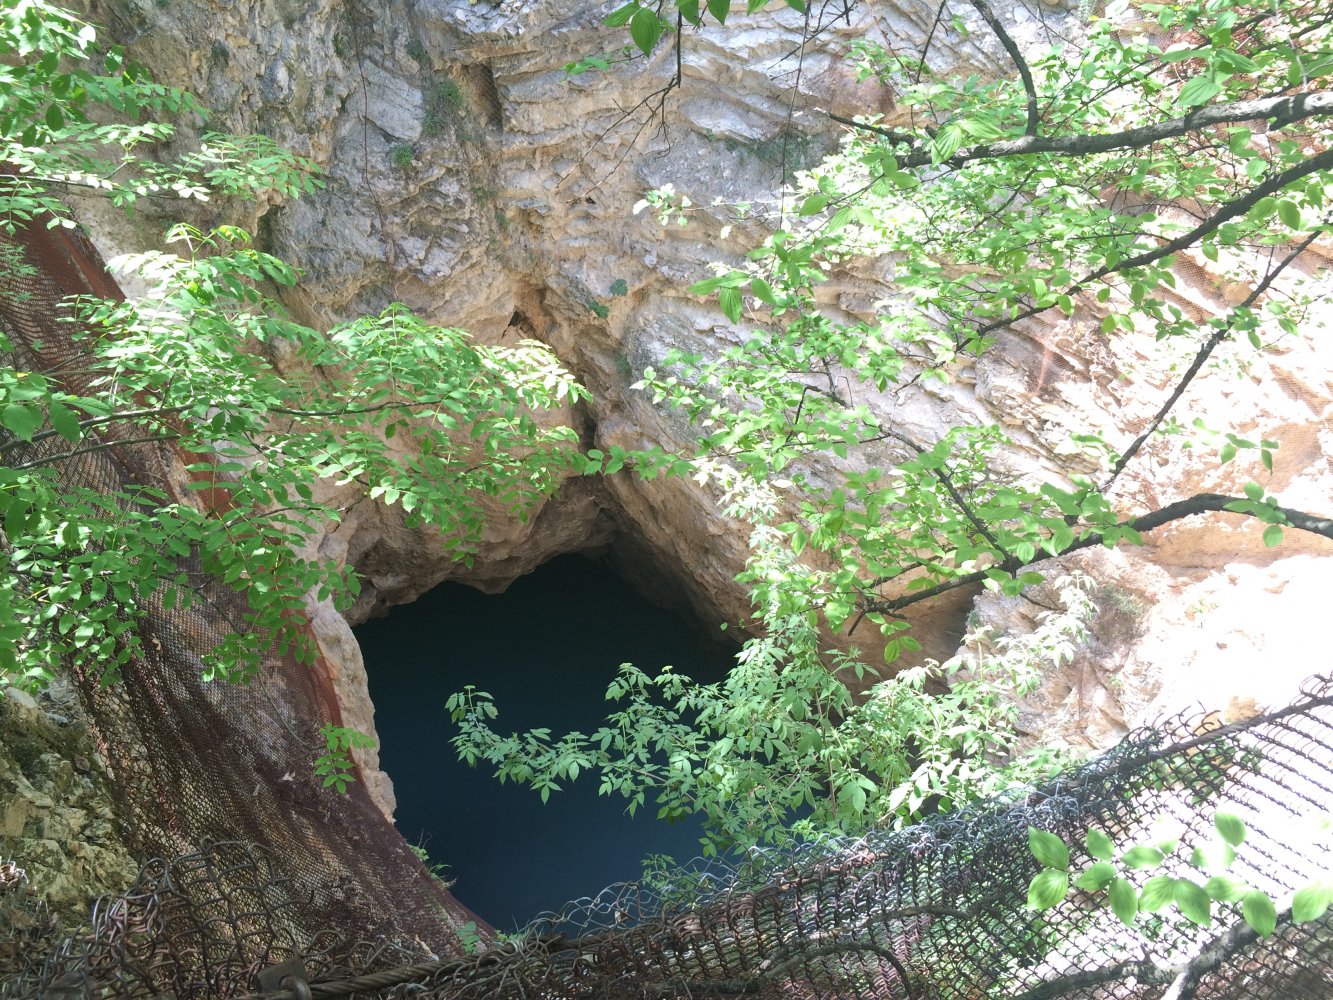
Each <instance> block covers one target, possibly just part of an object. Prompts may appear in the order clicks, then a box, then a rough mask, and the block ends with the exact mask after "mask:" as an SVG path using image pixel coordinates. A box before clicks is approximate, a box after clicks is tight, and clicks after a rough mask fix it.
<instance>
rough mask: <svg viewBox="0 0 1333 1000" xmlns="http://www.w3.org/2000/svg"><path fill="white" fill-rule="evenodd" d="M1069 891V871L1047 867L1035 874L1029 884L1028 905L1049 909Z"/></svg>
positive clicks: (1037, 908)
mask: <svg viewBox="0 0 1333 1000" xmlns="http://www.w3.org/2000/svg"><path fill="white" fill-rule="evenodd" d="M1068 893H1069V873H1068V872H1064V871H1057V870H1056V869H1054V868H1047V869H1045V870H1043V871H1040V872H1038V873H1037V874H1036V875H1034V876H1033V878H1032V882H1031V883H1030V884H1029V885H1028V907H1029V908H1031V909H1033V910H1049V909H1050V908H1051V907H1052V906H1055V905H1056V904H1057V903H1058V902H1060V900H1062V899H1064V898H1065V896H1066V895H1068Z"/></svg>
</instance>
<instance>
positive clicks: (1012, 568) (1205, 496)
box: [860, 493, 1333, 614]
mask: <svg viewBox="0 0 1333 1000" xmlns="http://www.w3.org/2000/svg"><path fill="white" fill-rule="evenodd" d="M1249 502H1251V501H1249V500H1247V499H1246V498H1245V497H1232V496H1227V495H1225V494H1223V493H1198V494H1195V495H1194V496H1192V497H1187V498H1186V499H1184V500H1178V501H1176V502H1175V503H1172V504H1167V505H1166V506H1165V507H1162V508H1161V509H1159V510H1154V511H1151V512H1149V513H1147V514H1141V515H1139V516H1138V517H1131V518H1129V519H1127V520H1124V521H1121V522H1120V523H1119V524H1118V525H1117V527H1118V528H1132V529H1133V530H1135V531H1139V532H1143V531H1152V530H1153V529H1154V528H1160V527H1162V525H1164V524H1170V523H1171V522H1172V521H1179V520H1180V519H1181V518H1185V517H1189V516H1190V515H1192V514H1205V513H1209V512H1212V511H1221V512H1224V513H1228V514H1238V513H1239V514H1245V512H1244V511H1234V510H1228V509H1227V505H1228V504H1233V503H1249ZM1275 509H1276V510H1277V511H1279V512H1280V513H1281V514H1282V515H1283V516H1284V517H1285V518H1286V526H1288V527H1292V528H1296V529H1297V530H1299V531H1308V532H1310V533H1311V534H1314V535H1322V536H1323V537H1324V538H1328V539H1333V518H1329V517H1320V516H1319V515H1316V514H1307V513H1306V512H1305V511H1300V510H1295V509H1293V508H1291V507H1277V508H1275ZM1245 516H1250V517H1252V516H1253V515H1250V514H1246V515H1245ZM1102 544H1104V535H1103V534H1099V533H1094V534H1091V535H1088V536H1087V537H1086V538H1080V539H1078V540H1077V541H1075V542H1071V543H1070V544H1069V545H1067V546H1065V547H1064V548H1063V549H1061V550H1060V551H1059V552H1057V553H1055V554H1054V555H1052V554H1051V553H1049V552H1047V551H1045V550H1044V549H1038V550H1037V553H1036V554H1035V555H1034V556H1033V557H1032V558H1031V559H1028V560H1026V561H1024V562H1018V563H1006V564H1005V566H1004V569H1006V570H1008V571H1009V572H1016V571H1017V570H1020V569H1023V568H1025V567H1027V566H1035V565H1036V564H1037V563H1040V562H1046V561H1047V560H1049V559H1056V558H1059V557H1060V556H1067V555H1069V554H1070V553H1071V552H1077V551H1079V550H1080V549H1089V548H1092V547H1093V546H1094V545H1102ZM996 568H999V567H991V569H992V570H993V569H996ZM987 573H988V571H987V570H978V571H976V572H975V573H968V574H965V575H964V576H958V577H954V578H953V579H950V580H945V581H943V582H941V583H937V584H935V586H933V587H926V588H925V589H923V590H918V591H916V592H914V593H911V594H904V595H903V596H902V597H894V598H891V599H889V600H882V601H866V602H864V603H863V604H862V605H861V606H860V610H861V611H863V612H865V613H866V614H887V613H890V612H894V611H901V610H902V609H903V608H906V607H910V606H911V605H913V604H920V603H921V602H922V601H927V600H930V599H931V598H932V597H939V596H940V595H941V594H947V593H948V592H949V591H951V590H957V589H958V588H959V587H967V586H971V585H972V584H976V583H983V582H984V581H985V580H987V579H988V576H987Z"/></svg>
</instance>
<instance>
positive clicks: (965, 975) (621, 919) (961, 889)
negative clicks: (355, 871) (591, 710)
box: [0, 679, 1333, 1000]
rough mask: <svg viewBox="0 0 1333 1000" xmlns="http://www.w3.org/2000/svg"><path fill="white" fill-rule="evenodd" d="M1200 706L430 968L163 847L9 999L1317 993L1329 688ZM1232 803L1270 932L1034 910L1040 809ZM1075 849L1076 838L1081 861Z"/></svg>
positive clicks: (1328, 983)
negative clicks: (976, 796)
mask: <svg viewBox="0 0 1333 1000" xmlns="http://www.w3.org/2000/svg"><path fill="white" fill-rule="evenodd" d="M1199 723H1200V720H1199V719H1180V720H1176V721H1175V722H1174V724H1171V725H1167V726H1165V727H1159V728H1155V729H1147V730H1143V731H1140V732H1138V733H1135V734H1134V735H1132V736H1131V737H1130V738H1128V739H1126V740H1125V741H1124V742H1123V743H1122V744H1121V745H1120V746H1119V747H1118V748H1116V749H1115V750H1114V751H1112V752H1110V753H1108V754H1107V755H1105V756H1104V757H1102V758H1100V759H1098V760H1096V761H1094V762H1093V763H1091V764H1089V765H1087V766H1085V767H1083V768H1080V769H1078V770H1076V771H1073V772H1071V773H1069V774H1066V775H1064V776H1063V777H1061V778H1060V779H1058V780H1056V781H1054V782H1052V783H1050V784H1048V785H1046V786H1044V787H1042V788H1038V789H1029V790H1026V791H1025V792H1023V793H1022V794H1021V795H1018V796H1016V797H1014V798H1013V799H1011V800H1009V801H1000V802H992V803H989V804H987V805H985V806H983V807H979V808H975V809H971V810H968V811H966V812H963V813H959V814H955V815H948V816H939V817H936V818H934V819H931V820H928V821H926V822H923V823H920V824H918V825H916V826H913V827H910V828H908V829H906V830H903V831H899V832H896V833H887V832H886V833H877V834H872V835H871V836H868V837H865V838H862V839H855V840H853V839H829V840H826V841H822V842H818V843H814V844H809V845H805V846H804V847H802V848H799V849H797V850H794V851H793V850H784V851H772V850H770V851H756V852H753V853H751V854H749V855H747V856H745V857H742V858H731V859H720V860H719V859H714V860H712V861H708V862H703V861H700V862H697V863H696V865H695V866H693V867H690V868H687V869H684V870H681V871H672V872H657V873H650V874H649V875H648V876H647V877H645V879H643V880H640V881H638V882H632V883H624V884H621V885H617V886H613V887H612V888H610V889H607V890H606V891H604V892H602V893H601V894H599V895H598V896H596V897H594V898H589V899H584V900H580V901H577V902H575V903H572V904H570V905H569V906H568V907H566V908H565V909H564V910H562V911H561V912H560V913H554V914H547V915H544V916H543V917H542V918H541V919H539V920H537V921H535V922H534V923H533V924H532V925H530V926H529V927H528V928H527V930H526V931H525V932H524V934H522V935H521V936H519V937H518V938H517V939H515V940H511V941H506V942H502V943H497V944H494V945H493V946H492V947H490V948H488V949H487V950H485V951H483V952H481V953H479V954H477V955H474V956H472V957H469V958H463V959H452V960H447V961H442V962H437V963H432V964H427V965H414V964H413V963H418V962H420V960H421V959H420V955H421V951H420V949H419V948H415V947H405V946H403V945H402V944H401V943H394V942H392V941H388V940H385V939H384V938H382V937H377V936H376V935H374V934H373V933H372V934H370V935H369V936H366V935H362V936H356V937H348V936H346V931H345V930H343V929H333V928H330V929H329V930H328V931H327V932H325V933H322V934H315V935H310V934H308V932H305V931H303V930H302V928H303V927H305V926H307V925H308V919H307V918H308V914H307V912H306V907H307V906H308V905H309V900H308V898H307V897H305V896H303V895H302V894H301V893H300V892H296V891H294V889H295V887H294V886H293V884H292V883H291V882H290V880H288V879H285V878H284V877H282V876H281V875H280V874H278V873H277V870H276V868H275V866H274V864H273V859H272V854H271V852H269V851H268V850H265V849H261V848H257V847H254V846H250V845H245V844H238V843H220V844H210V845H206V846H205V847H204V848H203V849H202V850H200V851H198V852H195V853H192V854H190V855H187V856H185V857H182V858H180V859H178V860H176V861H174V862H171V863H166V862H161V861H156V862H153V863H152V864H150V865H149V866H148V867H147V868H145V870H144V873H143V874H142V875H141V876H140V879H139V882H138V883H137V885H136V886H135V888H134V889H132V890H131V891H130V892H129V893H128V894H126V895H125V896H123V897H116V898H115V899H112V900H110V901H108V902H106V903H103V904H102V905H101V906H99V908H98V910H97V911H96V913H95V914H94V919H93V925H92V928H91V930H90V931H88V932H85V933H84V934H81V935H78V936H76V937H73V938H70V939H68V940H66V941H64V942H63V943H62V944H61V945H60V946H58V947H57V948H55V949H54V950H53V951H52V952H51V954H50V955H49V956H48V957H46V958H45V959H44V960H39V961H36V962H34V963H33V964H32V965H31V967H30V968H29V969H27V970H26V971H25V972H24V973H23V974H22V975H20V976H18V977H17V978H14V979H11V980H10V982H9V983H7V984H6V985H5V986H3V987H0V997H6V998H11V997H12V998H17V997H30V996H60V997H62V998H63V997H66V996H70V997H75V996H77V997H84V996H88V997H92V996H98V997H101V996H115V997H121V996H126V997H160V996H166V995H170V996H173V997H176V998H177V1000H185V998H187V997H217V998H219V1000H221V998H226V997H235V996H237V995H238V994H239V993H240V992H245V994H246V995H247V996H251V995H264V996H269V997H272V998H274V1000H287V998H293V1000H294V998H296V997H298V996H300V994H297V993H292V992H288V991H286V990H285V989H281V988H280V987H281V985H282V984H281V982H280V980H271V983H270V985H271V989H270V990H269V991H267V992H263V993H256V994H251V993H250V992H249V991H241V990H238V989H237V986H238V985H239V984H249V986H250V988H251V989H255V988H256V985H257V984H259V983H260V982H262V980H260V979H259V978H258V977H259V976H260V975H261V974H262V973H263V970H264V969H265V968H270V969H271V968H272V966H274V965H276V964H278V963H280V962H284V961H288V960H292V959H296V960H297V961H299V962H300V965H299V966H296V965H293V966H291V968H293V969H297V970H299V975H300V976H301V978H302V979H303V980H305V981H307V982H308V983H309V984H310V988H311V990H312V993H311V995H312V996H314V997H338V996H354V997H361V998H363V1000H371V998H385V997H397V998H404V1000H406V998H409V997H410V998H427V997H429V998H440V1000H444V998H477V1000H481V998H515V1000H517V998H539V997H552V998H554V997H561V998H574V997H588V998H594V997H606V998H621V997H624V998H630V997H640V998H666V997H681V998H685V997H689V998H695V1000H703V998H723V997H740V996H745V997H802V998H804V997H811V998H813V997H821V998H842V997H845V998H849V1000H852V998H861V997H876V998H922V1000H925V998H932V1000H933V998H940V1000H963V998H980V997H996V998H999V997H1009V998H1023V1000H1046V998H1063V1000H1074V998H1088V1000H1093V998H1117V1000H1120V998H1131V997H1133V998H1144V1000H1148V998H1152V1000H1156V998H1160V997H1165V996H1168V995H1170V996H1173V997H1176V998H1182V1000H1183V998H1188V997H1198V998H1221V997H1232V998H1242V997H1243V998H1279V997H1280V998H1282V1000H1323V998H1326V997H1328V996H1330V995H1333V926H1330V922H1329V920H1328V918H1327V917H1326V918H1324V919H1322V920H1319V921H1315V922H1312V923H1306V924H1303V925H1295V924H1293V923H1292V921H1291V915H1290V909H1289V907H1290V899H1291V893H1292V890H1294V889H1295V888H1297V887H1299V886H1301V885H1304V884H1306V883H1308V882H1310V881H1311V880H1312V879H1313V878H1315V877H1317V876H1320V875H1324V876H1327V875H1329V874H1331V873H1330V858H1329V846H1328V843H1327V840H1324V841H1322V842H1321V841H1320V840H1319V838H1318V837H1317V836H1312V835H1311V831H1312V830H1313V829H1314V827H1313V826H1312V825H1311V824H1310V822H1309V821H1310V820H1311V819H1312V818H1318V817H1328V816H1329V814H1330V810H1331V809H1333V681H1330V680H1329V679H1318V680H1316V681H1312V682H1311V683H1310V684H1309V685H1308V687H1307V691H1306V693H1305V697H1304V698H1303V700H1302V701H1301V702H1299V703H1297V704H1296V705H1293V706H1291V707H1290V708H1288V709H1284V710H1282V711H1280V712H1276V713H1272V714H1270V715H1267V716H1262V717H1258V718H1255V719H1251V720H1248V721H1246V722H1243V723H1239V724H1236V725H1232V726H1227V727H1223V728H1220V729H1213V730H1205V731H1203V732H1202V733H1201V732H1200V729H1201V728H1202V727H1201V726H1200V724H1199ZM1217 808H1226V809H1229V810H1231V811H1234V812H1236V813H1238V814H1239V815H1241V816H1243V817H1244V818H1245V820H1246V823H1247V827H1248V836H1247V838H1246V841H1245V843H1244V844H1243V845H1242V846H1241V849H1240V851H1239V856H1238V858H1237V861H1236V863H1235V865H1234V867H1233V872H1234V874H1236V875H1237V876H1238V877H1240V878H1242V879H1244V880H1245V881H1247V882H1248V883H1249V884H1251V885H1253V886H1255V887H1258V888H1261V889H1263V890H1265V891H1266V892H1268V893H1269V894H1270V895H1271V896H1273V898H1274V899H1275V900H1277V905H1278V908H1279V917H1278V926H1277V931H1276V933H1275V934H1273V935H1272V936H1271V937H1269V938H1266V939H1262V938H1259V937H1258V936H1257V935H1255V934H1254V933H1253V932H1251V931H1249V929H1248V927H1247V926H1246V925H1245V923H1244V922H1243V921H1242V920H1241V919H1240V918H1239V916H1237V915H1236V914H1235V913H1234V912H1229V911H1228V912H1227V913H1219V915H1218V916H1219V919H1218V920H1217V921H1216V922H1215V923H1214V925H1212V926H1209V927H1195V926H1194V925H1192V924H1190V923H1188V922H1187V921H1185V920H1184V918H1183V917H1181V916H1179V915H1178V914H1177V915H1172V914H1169V913H1168V914H1164V915H1161V916H1155V917H1154V916H1149V917H1147V919H1144V917H1141V918H1140V923H1141V925H1142V926H1141V927H1139V928H1138V929H1136V930H1135V931H1133V932H1130V931H1127V930H1126V929H1125V928H1124V927H1123V926H1121V925H1120V924H1119V923H1118V922H1117V921H1116V920H1115V918H1114V917H1113V916H1112V915H1111V914H1110V913H1109V911H1108V910H1107V909H1106V907H1105V906H1104V905H1102V903H1101V902H1100V901H1099V900H1097V899H1094V898H1093V897H1091V896H1089V895H1087V894H1083V893H1075V894H1073V895H1071V896H1070V897H1069V898H1068V899H1066V901H1065V902H1064V903H1063V904H1062V905H1061V906H1060V907H1058V908H1057V909H1055V910H1053V911H1049V912H1044V913H1043V912H1037V911H1033V910H1030V909H1028V908H1027V907H1026V906H1025V896H1026V886H1027V882H1028V880H1029V879H1030V878H1031V876H1032V875H1033V874H1034V873H1035V872H1036V871H1037V869H1038V866H1037V863H1036V862H1035V860H1034V859H1033V857H1032V856H1031V854H1030V852H1029V850H1028V848H1027V838H1026V830H1027V827H1028V826H1029V825H1035V826H1039V827H1042V828H1044V829H1048V830H1052V831H1055V832H1057V833H1059V834H1061V835H1062V836H1063V837H1064V838H1065V839H1066V840H1067V842H1069V843H1070V844H1071V845H1072V844H1077V843H1079V842H1080V840H1081V837H1082V835H1083V833H1084V832H1085V831H1086V830H1087V829H1088V828H1089V827H1090V826H1093V825H1098V826H1101V827H1102V828H1103V829H1105V830H1106V831H1108V832H1109V833H1110V834H1111V835H1112V836H1113V837H1115V838H1116V839H1117V841H1119V842H1121V843H1122V846H1123V845H1124V844H1127V843H1128V842H1129V841H1130V840H1132V839H1134V838H1136V837H1142V836H1145V833H1146V830H1147V822H1148V820H1150V819H1160V818H1162V817H1171V818H1174V819H1175V820H1177V821H1179V823H1180V824H1181V826H1182V827H1183V828H1184V829H1185V831H1187V832H1185V833H1184V834H1183V836H1182V841H1183V842H1184V843H1186V844H1197V843H1200V842H1202V841H1203V840H1204V839H1206V838H1207V835H1208V834H1209V832H1210V822H1211V817H1212V815H1213V811H1214V810H1215V809H1217ZM1082 860H1086V859H1081V858H1079V857H1078V849H1077V847H1076V848H1075V858H1074V864H1075V866H1077V865H1078V864H1079V863H1080V861H1082ZM1146 874H1151V872H1149V873H1145V876H1144V877H1146ZM371 926H373V921H371V922H369V923H368V924H367V927H371ZM340 930H342V933H340V932H339V931H340ZM403 966H408V968H406V969H402V968H401V967H403ZM399 970H401V971H399ZM358 984H359V985H358ZM372 984H373V985H372ZM288 985H291V981H290V980H289V981H288ZM53 987H56V989H54V990H53ZM61 988H63V989H64V990H65V992H59V989H61ZM80 989H82V990H84V991H83V992H78V990H80ZM167 990H170V991H171V992H170V993H167V992H166V991H167ZM1172 990H1175V992H1170V991H1172Z"/></svg>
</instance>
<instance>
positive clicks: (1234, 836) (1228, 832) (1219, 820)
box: [1213, 809, 1245, 847]
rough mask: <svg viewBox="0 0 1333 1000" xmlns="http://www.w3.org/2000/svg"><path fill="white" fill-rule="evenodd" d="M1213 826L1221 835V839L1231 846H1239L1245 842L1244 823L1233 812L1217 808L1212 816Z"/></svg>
mask: <svg viewBox="0 0 1333 1000" xmlns="http://www.w3.org/2000/svg"><path fill="white" fill-rule="evenodd" d="M1213 826H1214V827H1216V828H1217V832H1218V833H1220V834H1221V835H1222V839H1223V840H1225V841H1226V842H1227V843H1228V844H1230V845H1231V846H1232V847H1239V846H1240V845H1241V844H1243V843H1245V823H1244V821H1243V820H1242V819H1241V818H1240V817H1239V816H1237V815H1236V814H1235V813H1229V812H1224V811H1223V810H1220V809H1219V810H1218V811H1217V813H1216V815H1214V816H1213Z"/></svg>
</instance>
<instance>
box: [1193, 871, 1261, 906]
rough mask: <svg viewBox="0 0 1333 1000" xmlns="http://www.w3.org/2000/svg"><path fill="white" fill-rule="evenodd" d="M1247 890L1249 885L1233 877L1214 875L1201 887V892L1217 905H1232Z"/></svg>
mask: <svg viewBox="0 0 1333 1000" xmlns="http://www.w3.org/2000/svg"><path fill="white" fill-rule="evenodd" d="M1249 890H1250V886H1249V884H1248V883H1247V882H1246V881H1245V880H1244V879H1242V878H1237V877H1236V876H1235V875H1214V876H1213V877H1212V878H1210V879H1209V880H1208V881H1207V882H1205V883H1204V886H1203V891H1204V892H1206V893H1208V895H1209V896H1210V897H1212V898H1213V899H1215V900H1217V901H1218V902H1219V903H1234V902H1235V901H1236V900H1238V899H1240V898H1241V897H1243V896H1244V895H1245V893H1247V892H1249Z"/></svg>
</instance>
